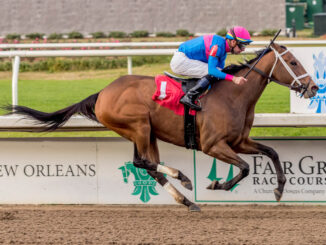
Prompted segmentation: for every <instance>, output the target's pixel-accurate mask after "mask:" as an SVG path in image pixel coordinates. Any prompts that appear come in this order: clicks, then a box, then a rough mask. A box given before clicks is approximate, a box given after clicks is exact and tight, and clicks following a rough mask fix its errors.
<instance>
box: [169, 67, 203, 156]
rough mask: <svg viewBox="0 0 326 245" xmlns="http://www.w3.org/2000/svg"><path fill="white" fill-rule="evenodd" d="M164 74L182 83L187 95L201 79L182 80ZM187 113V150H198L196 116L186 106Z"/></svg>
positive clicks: (185, 114) (185, 132)
mask: <svg viewBox="0 0 326 245" xmlns="http://www.w3.org/2000/svg"><path fill="white" fill-rule="evenodd" d="M164 74H165V75H166V76H168V77H170V78H172V79H174V80H175V81H177V82H179V83H181V87H182V91H183V92H184V93H187V92H188V90H190V89H191V88H192V87H194V86H195V85H196V84H197V82H198V81H199V78H181V77H177V76H174V75H172V74H170V73H168V72H166V71H165V72H164ZM184 109H185V113H184V140H185V146H186V148H187V149H195V150H198V145H197V141H196V116H195V115H191V114H190V113H189V110H190V107H189V106H187V105H184Z"/></svg>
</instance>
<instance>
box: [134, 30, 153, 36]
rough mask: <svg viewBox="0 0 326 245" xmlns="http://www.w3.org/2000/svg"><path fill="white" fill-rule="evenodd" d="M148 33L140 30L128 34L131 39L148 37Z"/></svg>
mask: <svg viewBox="0 0 326 245" xmlns="http://www.w3.org/2000/svg"><path fill="white" fill-rule="evenodd" d="M148 35H149V32H148V31H145V30H140V31H134V32H132V33H130V36H131V37H148Z"/></svg>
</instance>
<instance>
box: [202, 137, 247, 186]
mask: <svg viewBox="0 0 326 245" xmlns="http://www.w3.org/2000/svg"><path fill="white" fill-rule="evenodd" d="M205 153H206V154H208V155H210V156H212V157H214V158H217V159H219V160H221V161H223V162H225V163H230V164H233V165H235V166H237V167H238V168H239V169H240V173H239V174H238V175H236V176H235V177H234V178H233V179H231V180H229V181H227V182H224V183H222V184H220V183H219V182H218V181H217V180H214V181H213V182H212V183H211V184H210V185H209V186H208V187H207V189H211V190H217V189H222V190H230V189H232V187H234V186H235V185H236V184H237V183H238V182H239V181H240V180H242V179H243V178H245V177H246V176H248V174H249V165H248V163H246V162H245V161H244V160H243V159H241V158H240V157H239V156H238V155H237V154H236V153H235V152H234V151H233V150H232V149H231V148H230V146H229V145H228V144H226V143H225V142H219V143H218V144H217V145H215V146H213V147H211V148H210V149H209V150H205Z"/></svg>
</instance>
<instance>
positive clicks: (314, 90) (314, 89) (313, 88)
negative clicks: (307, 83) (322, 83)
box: [311, 85, 319, 92]
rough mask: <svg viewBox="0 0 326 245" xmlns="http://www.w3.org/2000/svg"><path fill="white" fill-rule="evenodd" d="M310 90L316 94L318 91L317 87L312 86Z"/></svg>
mask: <svg viewBox="0 0 326 245" xmlns="http://www.w3.org/2000/svg"><path fill="white" fill-rule="evenodd" d="M311 90H312V91H313V92H317V91H318V90H319V87H318V86H317V85H314V86H312V87H311Z"/></svg>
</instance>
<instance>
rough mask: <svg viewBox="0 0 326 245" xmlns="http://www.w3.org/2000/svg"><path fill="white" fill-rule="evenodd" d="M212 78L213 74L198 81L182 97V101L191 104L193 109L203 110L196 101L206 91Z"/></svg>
mask: <svg viewBox="0 0 326 245" xmlns="http://www.w3.org/2000/svg"><path fill="white" fill-rule="evenodd" d="M211 79H212V76H210V75H207V76H204V77H202V78H201V79H200V80H199V81H198V83H197V84H196V85H195V86H194V87H193V88H191V89H190V90H189V91H188V92H187V93H186V94H185V95H184V96H183V97H182V98H181V100H180V103H181V104H184V105H187V106H189V107H190V108H191V109H193V110H196V111H201V107H200V106H199V105H196V104H195V101H196V99H197V98H198V97H199V96H200V95H202V94H203V93H204V92H205V91H206V89H207V88H208V86H209V84H210V80H211Z"/></svg>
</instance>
